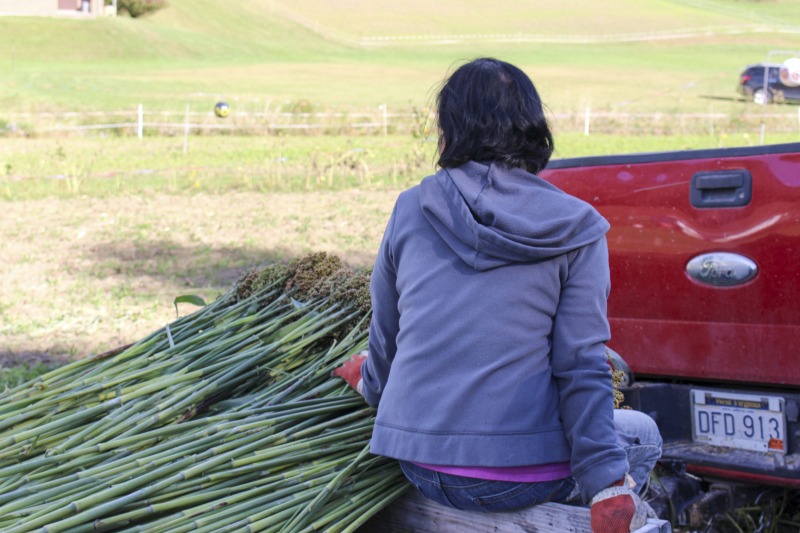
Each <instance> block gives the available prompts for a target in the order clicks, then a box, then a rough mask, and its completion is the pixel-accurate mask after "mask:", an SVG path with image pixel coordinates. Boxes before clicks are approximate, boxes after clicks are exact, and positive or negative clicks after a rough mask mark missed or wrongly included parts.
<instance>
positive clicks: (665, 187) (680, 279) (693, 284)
mask: <svg viewBox="0 0 800 533" xmlns="http://www.w3.org/2000/svg"><path fill="white" fill-rule="evenodd" d="M542 177H543V178H545V179H547V180H548V181H550V182H552V183H553V184H554V185H556V186H558V187H559V188H561V189H562V190H565V191H567V192H569V193H571V194H573V195H575V196H577V197H579V198H582V199H584V200H586V201H588V202H589V203H591V204H593V205H594V206H595V207H596V208H597V209H598V210H599V211H600V213H601V214H603V216H605V217H606V219H608V221H609V222H610V223H611V230H610V231H609V233H608V243H609V251H610V265H611V285H612V288H611V296H610V299H609V320H610V322H611V327H612V339H611V342H610V343H609V345H610V346H611V347H612V348H613V349H615V350H616V351H618V352H620V353H621V354H622V355H623V357H624V358H625V359H626V361H627V362H628V363H629V364H630V366H631V368H632V370H633V371H634V373H635V374H636V375H637V376H643V377H646V376H659V377H675V378H690V379H694V380H703V381H724V382H742V383H751V384H752V383H762V384H769V385H783V386H787V385H788V386H790V387H792V388H794V387H800V364H798V362H800V361H799V359H800V358H799V357H798V356H797V355H796V354H797V351H796V350H797V347H798V346H800V268H798V259H800V143H793V144H789V145H775V146H763V147H750V148H734V149H719V150H697V151H685V152H668V153H654V154H635V155H630V156H624V155H623V156H608V157H596V158H580V159H563V160H555V161H552V162H551V164H550V165H549V166H548V168H547V169H546V170H545V171H543V172H542ZM747 182H749V184H748V183H747ZM748 269H752V271H749V270H748Z"/></svg>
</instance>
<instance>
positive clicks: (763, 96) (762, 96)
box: [753, 89, 772, 105]
mask: <svg viewBox="0 0 800 533" xmlns="http://www.w3.org/2000/svg"><path fill="white" fill-rule="evenodd" d="M770 100H772V98H770V97H769V93H768V92H764V89H756V90H755V92H753V102H755V103H756V104H758V105H764V104H768V103H769V102H770Z"/></svg>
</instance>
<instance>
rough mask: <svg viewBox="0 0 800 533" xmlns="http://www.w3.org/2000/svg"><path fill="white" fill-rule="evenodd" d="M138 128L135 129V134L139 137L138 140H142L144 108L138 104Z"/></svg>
mask: <svg viewBox="0 0 800 533" xmlns="http://www.w3.org/2000/svg"><path fill="white" fill-rule="evenodd" d="M138 122H139V126H138V128H137V130H136V131H137V134H138V135H139V140H140V141H141V140H142V136H143V135H144V106H143V105H142V104H139V121H138Z"/></svg>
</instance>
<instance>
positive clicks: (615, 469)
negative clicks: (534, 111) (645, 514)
mask: <svg viewBox="0 0 800 533" xmlns="http://www.w3.org/2000/svg"><path fill="white" fill-rule="evenodd" d="M573 254H574V255H573ZM571 255H572V257H570V261H569V267H568V273H567V275H566V279H565V280H564V281H563V283H562V287H561V295H560V299H559V304H558V310H557V312H556V317H555V321H554V329H553V349H552V357H553V361H552V365H553V375H554V377H555V378H556V380H557V383H558V389H559V398H560V399H559V412H560V414H561V420H562V422H563V424H564V430H565V432H566V435H567V439H568V441H569V443H570V446H571V448H572V458H571V466H572V474H573V476H574V477H575V480H576V481H577V483H578V487H579V488H580V491H581V497H582V498H583V501H584V502H589V501H590V500H591V498H592V496H594V495H595V494H596V493H597V492H599V491H600V490H602V489H604V488H606V487H607V486H609V485H610V484H612V483H613V482H615V481H618V480H619V479H622V477H623V476H624V475H625V473H626V472H627V471H628V460H627V456H626V454H625V451H624V450H623V449H622V448H621V447H619V446H618V445H617V443H616V431H615V426H614V392H613V385H612V380H611V372H610V368H609V366H608V363H607V360H606V352H605V343H606V342H608V340H609V338H610V335H611V333H610V328H609V325H608V319H607V317H606V311H607V304H606V301H607V298H608V293H609V290H610V276H609V268H608V245H607V243H606V239H605V237H601V238H600V239H599V240H597V241H595V242H594V243H592V244H589V245H587V246H585V247H583V248H580V249H579V250H577V251H576V252H572V254H571Z"/></svg>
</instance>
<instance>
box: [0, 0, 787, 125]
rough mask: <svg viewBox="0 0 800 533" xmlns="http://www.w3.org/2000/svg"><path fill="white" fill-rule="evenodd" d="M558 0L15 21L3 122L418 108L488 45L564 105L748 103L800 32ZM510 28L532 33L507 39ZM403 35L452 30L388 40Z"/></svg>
mask: <svg viewBox="0 0 800 533" xmlns="http://www.w3.org/2000/svg"><path fill="white" fill-rule="evenodd" d="M398 5H401V6H402V8H400V9H399V8H397V7H395V6H398ZM489 5H491V9H490V8H489V7H487V6H489ZM555 5H556V4H553V3H552V2H547V1H544V0H533V1H529V2H516V1H514V0H498V2H495V3H491V4H490V3H486V2H479V1H477V0H469V1H460V0H459V1H457V0H442V1H440V2H437V3H430V2H423V0H409V1H408V2H403V3H396V2H389V0H373V1H371V2H366V1H364V0H342V1H337V2H336V9H330V8H329V2H328V1H327V0H293V1H292V2H289V1H288V0H247V1H246V2H245V1H239V2H219V1H216V0H170V3H169V7H168V8H167V9H165V10H163V11H160V12H158V13H156V14H154V15H152V16H149V17H145V18H142V19H136V20H133V19H130V18H127V17H118V18H109V19H98V20H86V21H81V20H67V19H40V18H13V17H6V18H0V49H2V50H4V51H5V52H6V53H4V54H2V55H0V68H2V73H3V74H2V76H0V120H2V119H3V115H4V114H12V113H17V114H19V113H24V112H31V111H32V112H41V111H89V110H120V109H132V108H134V107H135V106H136V105H137V104H139V103H143V104H144V105H145V106H146V108H147V109H148V110H163V111H171V112H176V113H179V112H181V111H182V110H183V108H184V106H185V103H186V102H187V100H188V99H191V98H194V96H192V95H196V94H198V93H202V94H206V95H220V94H221V95H225V97H226V99H228V100H231V101H232V102H233V103H235V104H236V105H239V106H240V107H241V106H245V105H246V106H250V107H252V108H259V107H260V108H265V107H268V108H290V107H292V105H293V104H294V103H297V102H303V103H305V107H306V108H308V107H309V106H310V107H311V108H313V109H331V108H333V109H343V110H348V109H361V108H369V109H375V108H376V107H377V106H379V105H381V104H384V103H386V104H388V105H389V106H391V108H392V109H398V108H404V109H408V108H411V107H413V106H420V105H424V104H425V103H426V98H427V97H428V96H429V95H430V93H431V89H432V88H433V87H434V86H435V85H436V84H437V83H438V82H439V81H440V80H441V79H442V77H443V76H444V74H445V72H446V70H447V69H448V68H449V67H451V66H452V65H454V64H457V63H458V62H461V61H462V60H464V59H469V58H472V57H475V56H480V55H493V56H497V57H500V58H503V59H507V60H509V61H512V62H515V63H517V64H519V65H520V66H522V67H523V68H525V69H526V70H527V71H528V72H529V73H530V75H531V76H532V77H533V79H534V81H535V82H536V83H537V85H538V86H539V88H540V89H541V92H542V94H543V97H544V99H545V101H547V102H548V104H549V106H550V107H551V109H553V110H555V111H575V110H580V109H583V108H585V107H586V106H591V107H592V108H593V109H599V110H603V109H607V110H620V109H621V110H626V111H627V110H630V111H640V112H642V111H646V112H655V111H663V112H675V111H686V112H707V111H719V110H720V109H722V108H726V109H727V107H726V106H728V107H729V106H731V105H736V106H739V107H738V108H740V107H741V103H739V102H736V103H731V100H732V99H736V94H735V92H734V91H733V89H734V86H735V83H736V80H737V77H738V74H739V72H740V71H741V69H742V67H743V66H744V65H746V64H748V63H754V62H758V61H762V60H764V59H765V58H766V54H767V52H768V51H770V50H774V49H779V50H785V49H792V48H793V47H794V48H797V47H798V41H800V40H799V39H798V35H799V34H798V33H797V31H800V29H798V28H795V27H794V26H792V25H791V24H789V23H788V22H787V21H800V2H794V1H789V0H775V1H772V2H755V1H748V0H694V1H693V0H648V1H647V2H643V1H641V0H608V1H606V2H596V1H595V0H565V1H564V2H560V3H558V4H557V8H555V7H553V6H555ZM704 28H705V30H703V29H704ZM770 28H771V30H770V31H767V30H769V29H770ZM507 34H512V35H513V34H517V35H520V36H522V37H520V39H518V40H516V41H515V40H513V39H511V40H508V39H498V38H495V37H492V36H493V35H494V36H496V35H507ZM403 35H405V36H408V35H422V36H423V37H424V36H426V35H428V36H430V35H438V36H441V35H445V36H449V38H448V39H445V40H444V42H443V40H442V39H434V40H430V39H428V40H426V39H424V38H423V39H420V40H413V39H405V40H403V39H400V40H394V41H393V40H383V41H381V40H380V39H378V40H375V39H374V38H378V37H379V38H386V37H397V36H403ZM459 35H460V36H461V37H457V36H459ZM647 35H650V36H651V37H654V38H653V39H651V40H642V39H644V38H645V37H646V36H647ZM453 36H456V37H453ZM487 36H488V37H487ZM531 36H533V37H534V38H531ZM523 37H525V38H523ZM370 39H372V40H371V41H370ZM537 39H539V41H537ZM209 98H213V96H211V97H209ZM738 108H737V109H738Z"/></svg>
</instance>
